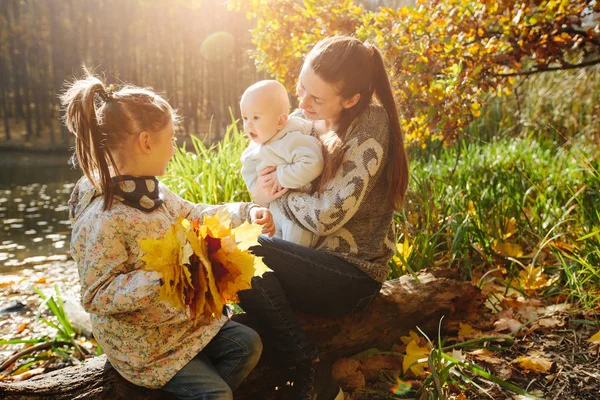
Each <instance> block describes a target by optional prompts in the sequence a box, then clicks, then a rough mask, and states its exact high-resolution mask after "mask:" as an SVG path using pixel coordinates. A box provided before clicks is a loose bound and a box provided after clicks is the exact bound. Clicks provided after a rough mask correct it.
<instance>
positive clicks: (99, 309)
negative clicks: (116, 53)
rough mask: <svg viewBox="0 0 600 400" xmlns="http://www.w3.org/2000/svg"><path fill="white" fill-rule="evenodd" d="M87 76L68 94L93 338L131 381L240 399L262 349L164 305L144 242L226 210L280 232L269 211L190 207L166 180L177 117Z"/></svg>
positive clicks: (246, 336) (76, 220)
mask: <svg viewBox="0 0 600 400" xmlns="http://www.w3.org/2000/svg"><path fill="white" fill-rule="evenodd" d="M85 71H86V74H87V76H86V78H85V79H82V80H77V81H75V82H73V83H72V84H70V85H69V87H68V88H67V90H66V92H65V93H64V94H63V95H62V96H61V100H62V104H63V105H64V107H65V109H66V115H65V121H66V124H67V126H68V128H69V130H70V131H71V132H73V133H74V134H75V136H76V156H77V160H78V162H79V165H80V167H81V168H82V170H83V172H84V173H85V176H84V177H83V178H81V179H80V180H79V182H78V183H77V185H76V186H75V189H74V190H73V194H72V195H71V199H70V201H69V206H70V218H71V221H72V225H73V232H72V238H71V253H72V256H73V258H74V259H75V261H76V262H77V265H78V268H79V277H80V280H81V297H82V303H83V306H84V308H85V310H86V311H88V312H89V313H90V316H91V321H92V328H93V332H94V337H95V338H96V340H97V341H98V343H99V344H100V345H101V346H102V349H103V350H104V352H105V353H106V355H107V356H108V359H109V360H110V362H111V364H112V365H113V367H114V368H115V369H116V370H117V371H118V372H119V373H120V374H121V375H122V376H123V377H124V378H125V379H127V380H128V381H130V382H132V383H134V384H136V385H140V386H145V387H148V388H162V389H163V390H166V391H168V392H172V393H174V394H175V395H176V396H177V397H178V398H182V399H183V398H185V399H219V400H221V399H231V398H232V391H233V390H234V389H235V388H236V387H237V386H238V385H239V384H240V383H241V382H242V381H243V380H244V378H245V377H246V376H247V375H248V374H249V373H250V371H251V370H252V369H253V368H254V366H255V365H256V363H257V362H258V359H259V357H260V354H261V351H262V343H261V341H260V339H259V337H258V335H257V334H256V332H254V331H253V330H252V329H250V328H248V327H246V326H243V325H240V324H237V323H235V322H233V321H229V320H228V319H227V317H226V316H223V317H222V318H218V319H216V318H213V319H205V320H201V322H200V323H198V324H197V325H196V326H195V325H194V324H193V323H192V322H191V321H189V320H188V318H187V317H186V315H185V313H184V311H182V310H181V309H178V308H174V307H172V306H171V305H170V304H169V303H168V302H166V301H159V290H160V286H161V285H162V280H161V274H160V273H158V272H155V271H148V270H144V269H143V267H144V262H142V261H141V260H140V257H141V256H142V254H141V252H140V247H139V245H138V239H148V238H152V239H160V238H163V237H164V235H165V233H166V232H168V231H169V230H170V229H171V225H172V224H173V223H174V222H175V221H176V220H177V219H178V218H179V217H184V218H189V219H196V218H198V217H200V216H201V215H205V214H208V215H210V214H213V213H215V212H217V211H218V210H219V209H221V208H223V207H226V208H227V209H228V210H229V211H230V213H231V214H232V216H233V223H234V224H236V225H238V224H240V223H241V222H242V221H244V220H246V219H249V220H251V221H253V222H256V223H259V224H261V225H263V232H265V233H268V234H272V233H273V232H274V225H273V221H272V218H271V215H270V213H269V211H268V210H266V209H264V208H261V207H259V206H256V205H254V204H249V203H234V204H227V205H223V206H212V207H210V206H207V205H204V204H193V203H190V202H188V201H185V200H183V199H181V198H180V197H178V196H177V195H175V194H174V193H173V192H171V191H170V190H169V189H168V188H167V187H166V186H164V185H163V184H162V183H160V182H159V181H158V180H157V179H156V176H157V175H162V174H164V172H165V169H166V167H167V163H168V162H169V160H170V159H171V157H172V156H173V154H174V152H175V148H174V140H173V139H174V138H173V125H174V124H175V123H177V121H178V117H177V115H176V113H175V111H174V110H173V109H172V108H171V106H170V105H169V104H168V103H167V101H165V100H164V99H163V98H162V97H161V96H159V95H157V94H156V93H154V92H152V91H151V90H148V89H141V88H138V87H134V86H126V87H123V88H122V89H120V90H118V91H114V89H113V87H109V89H108V90H107V89H106V87H105V86H104V84H103V83H102V82H101V81H100V80H99V79H98V78H96V77H94V76H92V75H91V74H90V73H89V72H88V71H87V69H86V70H85Z"/></svg>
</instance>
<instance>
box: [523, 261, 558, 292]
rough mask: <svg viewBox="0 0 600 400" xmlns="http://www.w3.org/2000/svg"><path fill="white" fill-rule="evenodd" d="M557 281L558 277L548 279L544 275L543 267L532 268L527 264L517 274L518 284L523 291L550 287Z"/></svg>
mask: <svg viewBox="0 0 600 400" xmlns="http://www.w3.org/2000/svg"><path fill="white" fill-rule="evenodd" d="M557 280H558V276H555V277H552V278H550V277H549V276H548V275H546V274H545V273H544V268H543V267H534V266H533V265H531V264H529V265H528V266H527V267H525V269H524V270H523V271H521V272H519V282H520V283H521V286H522V287H523V289H525V290H537V289H542V288H545V287H546V286H550V285H552V284H553V283H554V282H556V281H557Z"/></svg>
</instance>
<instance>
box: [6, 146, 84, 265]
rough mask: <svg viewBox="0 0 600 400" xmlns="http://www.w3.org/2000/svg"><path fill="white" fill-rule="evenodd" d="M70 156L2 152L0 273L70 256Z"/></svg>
mask: <svg viewBox="0 0 600 400" xmlns="http://www.w3.org/2000/svg"><path fill="white" fill-rule="evenodd" d="M69 157H70V155H69V154H68V153H58V154H44V153H22V152H0V223H1V225H0V226H1V227H0V273H1V272H9V271H14V270H17V269H21V268H26V267H30V266H33V265H36V264H41V263H45V262H48V261H60V260H66V259H67V258H69V255H68V253H69V240H70V224H69V220H68V219H69V218H68V207H67V203H68V201H69V196H70V194H71V191H72V190H73V187H74V186H75V182H77V179H79V177H80V176H81V172H80V171H79V170H75V169H73V168H72V167H71V166H70V165H69V163H68V160H69Z"/></svg>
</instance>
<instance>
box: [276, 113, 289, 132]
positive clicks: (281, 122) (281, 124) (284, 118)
mask: <svg viewBox="0 0 600 400" xmlns="http://www.w3.org/2000/svg"><path fill="white" fill-rule="evenodd" d="M288 118H289V117H288V115H287V114H281V115H280V116H279V121H277V130H279V129H283V127H284V126H285V124H286V123H287V120H288Z"/></svg>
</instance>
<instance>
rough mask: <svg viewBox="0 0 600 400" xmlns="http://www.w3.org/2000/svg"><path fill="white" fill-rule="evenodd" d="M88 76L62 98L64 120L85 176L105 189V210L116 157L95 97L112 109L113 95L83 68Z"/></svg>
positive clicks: (104, 105)
mask: <svg viewBox="0 0 600 400" xmlns="http://www.w3.org/2000/svg"><path fill="white" fill-rule="evenodd" d="M84 70H85V73H86V77H85V78H84V79H80V80H76V81H74V82H72V83H71V84H69V85H68V86H67V89H66V90H65V92H64V93H63V94H62V95H61V96H60V99H61V102H62V105H63V107H64V108H65V115H64V121H65V124H66V126H67V128H68V129H69V131H71V132H72V133H73V134H74V135H75V155H76V156H77V161H78V164H79V166H80V167H81V169H82V170H83V172H84V173H85V175H86V176H87V177H88V179H89V180H90V182H92V183H93V184H94V185H95V186H96V187H98V188H99V189H101V190H102V193H103V196H104V209H105V210H107V209H109V208H110V207H111V205H112V198H113V193H114V188H113V186H112V184H111V174H110V166H112V167H113V168H115V173H116V174H117V175H118V171H116V164H115V162H114V158H113V156H112V154H111V152H110V149H109V148H108V146H107V140H106V137H105V134H104V133H103V132H102V130H101V128H100V122H99V120H100V118H99V117H98V116H99V115H102V114H103V113H99V112H98V110H97V108H96V98H95V95H96V94H98V95H99V97H100V98H101V99H102V100H103V101H104V104H103V105H102V106H101V107H100V108H105V107H107V106H109V103H110V102H111V98H112V96H111V94H110V93H108V92H107V91H106V88H105V87H104V84H103V83H102V81H100V79H98V78H96V77H95V76H93V75H92V74H91V73H90V71H89V70H88V69H87V68H85V67H84Z"/></svg>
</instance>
